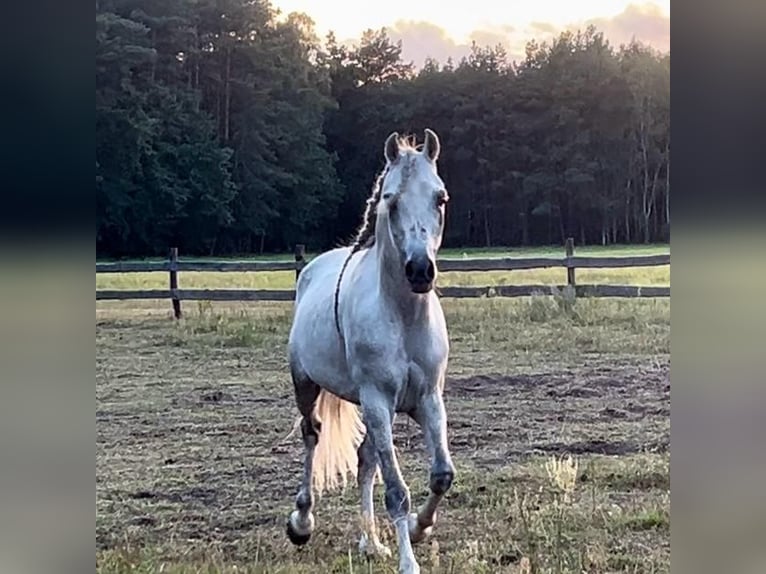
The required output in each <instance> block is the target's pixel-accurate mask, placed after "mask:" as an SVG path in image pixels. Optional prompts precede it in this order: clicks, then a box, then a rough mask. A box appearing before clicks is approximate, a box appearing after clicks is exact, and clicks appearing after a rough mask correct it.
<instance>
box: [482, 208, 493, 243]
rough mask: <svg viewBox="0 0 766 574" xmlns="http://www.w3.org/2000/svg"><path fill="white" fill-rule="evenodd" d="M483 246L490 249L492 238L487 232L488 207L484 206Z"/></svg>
mask: <svg viewBox="0 0 766 574" xmlns="http://www.w3.org/2000/svg"><path fill="white" fill-rule="evenodd" d="M484 244H485V246H486V247H492V236H491V234H490V231H489V205H485V206H484Z"/></svg>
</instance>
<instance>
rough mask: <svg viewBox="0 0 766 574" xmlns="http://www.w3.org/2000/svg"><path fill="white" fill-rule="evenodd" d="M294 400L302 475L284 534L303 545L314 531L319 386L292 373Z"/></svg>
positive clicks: (296, 543) (297, 543) (293, 541)
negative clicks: (299, 418) (297, 421)
mask: <svg viewBox="0 0 766 574" xmlns="http://www.w3.org/2000/svg"><path fill="white" fill-rule="evenodd" d="M293 384H294V386H295V402H296V403H297V405H298V410H299V411H300V413H301V416H302V419H301V423H300V427H301V435H302V436H303V446H304V459H303V475H302V478H301V485H300V489H299V490H298V496H296V498H295V510H293V512H292V513H291V514H290V518H289V519H288V521H287V537H288V538H289V539H290V542H292V543H293V544H295V545H296V546H302V545H304V544H306V543H307V542H308V541H309V539H310V538H311V533H312V532H313V530H314V515H313V514H312V512H311V510H312V508H313V506H314V496H313V493H312V491H311V487H312V474H313V467H314V452H315V451H316V446H317V442H318V441H319V425H318V423H317V421H316V420H315V419H314V405H315V404H316V401H317V397H318V396H319V386H318V385H317V384H316V383H314V382H313V381H312V380H311V379H309V378H307V377H297V376H296V375H295V374H293Z"/></svg>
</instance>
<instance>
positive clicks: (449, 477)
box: [428, 470, 455, 496]
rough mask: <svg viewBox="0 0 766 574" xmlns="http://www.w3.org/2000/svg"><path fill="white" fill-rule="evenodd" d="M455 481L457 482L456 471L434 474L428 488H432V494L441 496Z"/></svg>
mask: <svg viewBox="0 0 766 574" xmlns="http://www.w3.org/2000/svg"><path fill="white" fill-rule="evenodd" d="M453 480H455V471H454V470H445V471H441V472H432V473H431V480H430V482H429V485H428V486H429V487H430V488H431V492H433V493H434V494H436V495H439V496H441V495H443V494H444V493H446V492H447V491H448V490H449V489H450V487H451V486H452V481H453Z"/></svg>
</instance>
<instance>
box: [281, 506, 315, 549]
mask: <svg viewBox="0 0 766 574" xmlns="http://www.w3.org/2000/svg"><path fill="white" fill-rule="evenodd" d="M313 531H314V515H313V514H312V513H311V512H309V513H302V512H301V511H299V510H293V511H292V513H290V518H289V519H288V520H287V537H288V538H289V539H290V542H292V543H293V544H295V545H296V546H303V545H304V544H306V543H307V542H308V541H309V539H310V538H311V533H312V532H313Z"/></svg>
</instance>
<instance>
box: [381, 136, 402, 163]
mask: <svg viewBox="0 0 766 574" xmlns="http://www.w3.org/2000/svg"><path fill="white" fill-rule="evenodd" d="M383 154H384V155H385V156H386V161H387V162H388V163H394V162H395V161H396V158H398V157H399V134H398V133H397V132H392V133H391V135H389V136H388V137H387V138H386V144H385V145H384V146H383Z"/></svg>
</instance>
